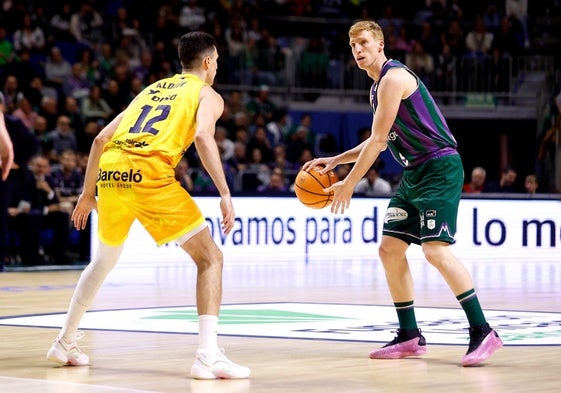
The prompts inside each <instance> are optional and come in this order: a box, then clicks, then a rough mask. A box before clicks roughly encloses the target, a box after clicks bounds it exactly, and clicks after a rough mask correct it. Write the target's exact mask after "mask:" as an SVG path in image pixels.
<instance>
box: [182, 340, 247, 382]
mask: <svg viewBox="0 0 561 393" xmlns="http://www.w3.org/2000/svg"><path fill="white" fill-rule="evenodd" d="M250 373H251V371H250V370H249V368H247V367H244V366H240V365H239V364H236V363H234V362H232V361H231V360H230V359H228V358H227V357H226V354H225V353H224V349H223V348H219V349H218V350H217V351H216V352H214V353H208V352H203V351H200V350H199V351H197V354H196V355H195V362H194V363H193V366H192V367H191V378H194V379H244V378H249V374H250Z"/></svg>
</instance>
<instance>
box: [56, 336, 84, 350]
mask: <svg viewBox="0 0 561 393" xmlns="http://www.w3.org/2000/svg"><path fill="white" fill-rule="evenodd" d="M85 335H86V333H84V332H76V334H75V336H74V341H73V342H67V341H66V340H64V339H63V338H62V337H59V338H58V339H57V341H58V342H61V341H62V345H63V346H64V347H65V349H66V350H70V349H72V348H74V349H76V350H77V351H78V352H82V351H80V349H79V348H78V345H76V342H77V341H78V340H81V339H83V338H84V336H85Z"/></svg>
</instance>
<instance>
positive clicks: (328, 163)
mask: <svg viewBox="0 0 561 393" xmlns="http://www.w3.org/2000/svg"><path fill="white" fill-rule="evenodd" d="M336 166H337V163H336V162H335V157H321V158H314V159H313V160H310V161H308V162H306V163H305V164H304V165H302V169H303V170H305V171H309V170H310V169H313V168H317V170H318V171H319V173H321V174H322V175H325V174H326V173H327V172H329V171H330V170H332V169H334V168H335V167H336Z"/></svg>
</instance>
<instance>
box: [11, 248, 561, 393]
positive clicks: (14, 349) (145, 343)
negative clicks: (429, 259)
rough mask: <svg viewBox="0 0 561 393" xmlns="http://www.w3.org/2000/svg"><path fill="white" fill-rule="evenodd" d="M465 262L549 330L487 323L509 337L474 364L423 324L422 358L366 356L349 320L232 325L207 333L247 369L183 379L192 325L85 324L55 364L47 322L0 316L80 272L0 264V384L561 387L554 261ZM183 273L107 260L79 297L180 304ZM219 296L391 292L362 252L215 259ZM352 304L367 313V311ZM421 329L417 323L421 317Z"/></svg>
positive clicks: (434, 301) (35, 388) (438, 298)
mask: <svg viewBox="0 0 561 393" xmlns="http://www.w3.org/2000/svg"><path fill="white" fill-rule="evenodd" d="M464 262H465V265H466V267H467V268H468V269H469V270H470V271H471V272H472V275H473V278H474V281H475V283H476V288H477V291H478V294H479V297H480V300H481V302H482V304H483V306H484V308H485V309H486V310H489V312H491V311H492V310H505V311H511V312H515V311H527V312H531V313H538V314H539V313H540V312H542V313H546V312H549V313H556V315H553V316H552V317H551V320H550V321H548V323H546V324H544V326H545V325H547V327H548V329H549V330H548V331H547V334H545V333H544V334H543V336H548V335H549V336H551V340H549V338H547V337H546V339H545V341H544V343H543V344H540V342H538V343H530V344H528V343H526V344H525V341H524V340H519V339H518V338H517V337H518V336H517V332H516V331H514V330H516V328H513V327H511V326H509V325H508V324H505V325H504V326H495V327H496V328H497V330H498V331H499V333H500V334H501V335H502V336H503V337H511V338H512V339H509V340H506V339H505V344H506V345H505V347H504V348H503V349H501V350H500V351H498V352H497V353H496V354H495V355H494V356H493V357H491V358H490V359H488V361H487V362H485V363H484V364H483V365H481V366H479V367H472V368H463V367H461V366H460V365H459V364H460V359H461V357H462V355H463V354H464V352H465V350H466V348H467V346H462V345H445V344H431V342H430V339H429V338H428V337H427V341H428V345H429V346H428V352H427V354H426V355H425V356H423V357H420V358H411V359H401V360H370V359H368V352H369V351H370V350H371V349H373V348H375V347H379V346H381V345H383V342H382V341H381V340H380V341H376V342H364V341H353V340H352V334H353V333H352V332H350V333H349V334H350V336H349V337H350V338H351V339H347V340H324V339H320V338H318V339H314V338H311V339H310V338H307V339H300V338H297V339H295V338H286V337H284V338H283V337H278V336H277V337H267V336H266V334H265V333H266V331H267V329H268V327H267V326H266V325H264V326H263V327H262V331H263V332H264V334H263V336H260V334H250V335H246V334H243V332H242V334H239V335H236V334H233V335H221V336H220V337H219V343H220V345H221V346H223V347H224V348H225V349H226V351H227V354H228V356H229V357H230V358H231V359H232V360H233V361H235V362H238V363H241V364H244V365H247V366H248V367H250V368H251V369H252V376H251V378H250V379H249V380H240V381H195V380H191V379H190V378H189V368H190V366H191V362H192V360H193V355H194V352H195V350H196V345H197V337H196V336H195V335H193V334H173V333H169V332H161V331H160V332H142V331H133V330H127V329H124V330H108V329H105V328H103V329H91V328H88V329H86V330H84V331H85V333H86V335H85V337H84V338H83V339H82V340H81V341H80V346H81V347H82V349H83V350H84V351H85V352H86V353H87V354H88V355H89V356H90V359H91V361H92V365H91V366H88V367H56V366H55V365H53V364H51V363H49V362H47V361H46V360H45V354H46V351H47V349H48V348H49V346H50V344H51V342H52V340H53V338H54V336H55V335H56V333H57V331H58V330H57V328H55V327H44V326H42V325H41V324H31V325H29V326H15V325H10V324H2V323H1V322H2V321H4V320H5V319H6V318H7V317H11V316H27V315H44V314H52V313H63V312H65V311H66V308H67V305H68V301H69V299H70V296H71V293H72V289H73V286H74V284H75V283H76V281H77V279H78V276H79V274H80V271H76V270H75V271H39V272H7V273H1V274H0V334H1V336H2V338H3V339H2V349H1V354H2V355H1V356H0V392H18V393H29V392H56V393H66V392H80V393H82V392H85V393H101V392H165V393H176V392H198V393H206V392H213V393H222V392H224V393H234V392H235V393H245V392H254V393H255V392H259V393H261V392H267V393H290V392H311V393H315V392H317V393H319V392H322V393H331V392H337V393H359V392H369V393H372V392H436V393H439V392H489V393H502V392H508V393H513V392H542V393H546V392H561V382H560V377H559V375H560V372H561V346H560V345H559V344H558V343H559V336H561V261H555V260H551V261H527V260H519V261H506V260H505V261H501V260H497V259H496V258H495V259H489V260H485V261H482V260H480V261H464ZM411 265H412V271H413V275H414V277H415V282H416V293H417V297H416V305H417V306H418V307H429V308H434V310H435V311H434V312H435V313H436V312H437V311H438V310H441V311H442V310H443V309H444V311H445V312H447V311H446V310H447V309H448V308H450V309H457V308H458V305H457V303H456V301H455V299H454V297H453V295H452V294H451V293H450V292H449V290H448V288H447V287H446V285H445V284H444V282H443V280H442V279H441V278H440V276H438V274H437V273H436V272H435V271H434V269H433V268H432V267H430V266H429V265H428V264H426V263H425V262H422V261H412V263H411ZM195 277H196V271H195V269H194V267H193V265H192V264H191V263H190V262H188V261H185V262H173V263H171V262H155V263H154V264H153V265H148V264H142V265H133V264H128V265H118V266H117V268H116V269H115V270H114V271H113V272H111V274H110V275H109V277H108V279H107V281H106V283H105V285H104V286H103V287H102V289H101V291H100V293H99V295H98V297H97V299H96V302H95V304H94V306H93V307H92V310H125V309H138V308H155V307H176V306H192V305H193V304H194V302H195V299H194V284H195ZM223 298H224V299H223V303H224V305H236V304H253V303H262V304H264V303H278V302H288V303H294V304H301V303H313V304H317V305H380V306H389V305H391V300H390V298H389V294H388V291H387V288H386V284H385V278H384V273H383V270H382V267H381V265H380V263H379V262H378V261H377V260H375V259H364V260H359V259H354V260H346V261H344V260H343V261H341V260H338V261H329V260H313V261H308V262H306V261H304V260H302V261H298V260H290V261H286V260H274V259H269V260H265V259H263V260H261V261H253V262H243V261H229V260H228V259H227V260H226V266H225V269H224V297H223ZM318 307H319V306H318ZM504 314H507V315H508V313H504ZM435 315H436V314H435ZM363 317H364V318H365V319H367V320H371V322H372V324H377V323H379V321H378V320H377V319H378V318H379V316H378V315H375V314H372V315H364V316H363ZM435 318H437V317H436V316H435ZM552 326H553V328H552ZM465 327H466V326H463V325H459V326H458V328H457V329H458V330H461V329H464V328H465ZM421 328H422V329H423V328H424V329H425V332H429V331H430V326H421ZM536 329H538V330H539V329H540V327H539V326H537V327H536ZM544 329H545V328H544ZM383 333H384V340H385V341H389V340H390V339H391V338H392V337H393V333H392V331H391V328H390V327H388V328H387V330H386V331H385V332H383ZM538 333H539V331H538ZM367 334H368V333H367ZM426 335H427V336H428V334H426ZM536 335H537V336H540V334H536V332H534V336H536ZM520 336H521V335H520ZM434 337H436V336H434ZM548 340H549V341H548ZM552 340H553V341H552ZM555 340H557V341H555ZM538 341H539V340H538ZM552 342H553V344H552ZM555 342H556V343H557V344H555Z"/></svg>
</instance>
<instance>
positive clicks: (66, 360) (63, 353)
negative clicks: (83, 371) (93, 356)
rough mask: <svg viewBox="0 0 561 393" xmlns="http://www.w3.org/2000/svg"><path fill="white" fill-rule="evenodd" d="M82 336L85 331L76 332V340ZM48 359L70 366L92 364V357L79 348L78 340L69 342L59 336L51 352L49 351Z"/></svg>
mask: <svg viewBox="0 0 561 393" xmlns="http://www.w3.org/2000/svg"><path fill="white" fill-rule="evenodd" d="M82 337H84V333H82V332H79V333H77V334H76V340H79V339H81V338H82ZM47 360H49V361H51V362H55V363H58V364H65V365H68V366H87V365H88V364H90V359H89V358H88V356H87V355H86V354H85V353H83V352H82V351H81V350H80V348H78V345H77V344H76V341H73V342H71V343H68V342H66V340H65V339H64V338H62V337H57V338H56V339H55V341H54V342H53V345H51V348H50V349H49V352H47Z"/></svg>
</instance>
